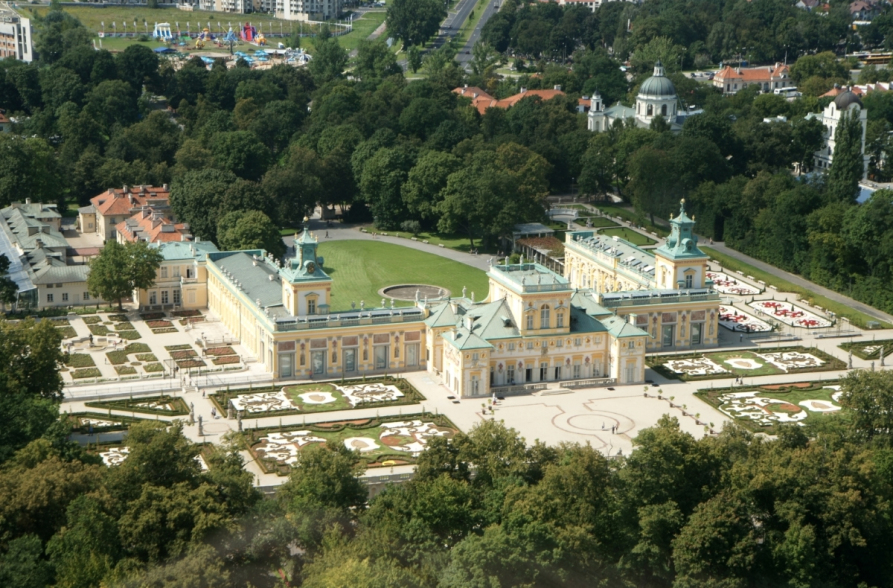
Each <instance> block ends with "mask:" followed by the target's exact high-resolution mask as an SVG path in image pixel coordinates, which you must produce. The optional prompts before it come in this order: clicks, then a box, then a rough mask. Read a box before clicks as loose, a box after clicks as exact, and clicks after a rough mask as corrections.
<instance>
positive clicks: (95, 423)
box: [79, 417, 121, 428]
mask: <svg viewBox="0 0 893 588" xmlns="http://www.w3.org/2000/svg"><path fill="white" fill-rule="evenodd" d="M79 420H80V421H81V426H82V427H88V426H91V427H96V428H99V427H114V426H117V425H120V424H121V423H119V422H118V421H104V420H102V419H94V418H89V417H80V419H79Z"/></svg>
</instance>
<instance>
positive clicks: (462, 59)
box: [430, 0, 499, 67]
mask: <svg viewBox="0 0 893 588" xmlns="http://www.w3.org/2000/svg"><path fill="white" fill-rule="evenodd" d="M476 4H477V0H461V1H460V2H459V3H458V4H457V5H456V9H455V11H451V12H449V13H448V14H447V17H446V18H445V19H444V20H443V23H442V24H441V27H440V33H438V35H437V38H435V39H434V43H433V45H432V47H431V49H430V50H431V51H436V50H437V49H440V48H441V47H442V46H443V45H444V44H445V43H447V42H448V41H449V40H450V39H451V38H453V37H455V36H456V35H458V34H459V27H461V26H462V23H464V22H465V21H466V20H467V19H468V17H469V16H471V11H472V10H473V9H474V7H475V5H476ZM498 5H499V0H487V2H486V4H485V5H484V7H483V10H484V15H483V16H482V17H481V20H480V21H479V22H478V24H477V26H476V27H475V29H474V30H473V31H472V32H471V36H470V37H469V38H468V42H467V43H466V44H465V46H464V47H463V48H462V49H461V50H460V51H459V54H458V55H457V56H456V61H458V62H459V63H460V64H461V65H462V66H463V67H464V66H466V65H467V64H468V62H469V61H471V48H472V47H473V46H474V44H475V43H477V41H478V40H479V39H480V38H481V30H482V29H483V28H484V25H485V24H487V21H488V20H490V17H492V16H493V15H494V14H496V12H497V10H498V9H497V6H498Z"/></svg>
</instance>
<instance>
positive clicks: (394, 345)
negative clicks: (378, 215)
mask: <svg viewBox="0 0 893 588" xmlns="http://www.w3.org/2000/svg"><path fill="white" fill-rule="evenodd" d="M196 245H199V246H196ZM153 246H155V247H158V248H159V249H160V250H161V252H162V254H163V256H164V258H165V261H164V262H163V263H162V266H161V268H160V269H159V282H157V284H156V287H155V289H153V290H152V291H150V292H145V291H143V292H139V293H137V296H138V298H137V299H138V300H140V304H141V306H146V307H151V306H155V305H156V304H153V303H157V302H158V301H159V300H161V301H162V302H164V301H172V300H176V301H178V302H179V304H177V306H179V307H181V308H185V309H188V308H208V309H209V310H210V311H211V312H212V313H213V314H215V315H217V316H218V317H220V320H221V322H222V323H223V324H224V325H225V326H226V327H227V328H228V329H229V330H230V331H231V332H232V333H233V335H235V337H236V338H237V339H238V340H239V341H240V342H241V344H242V345H243V346H244V347H245V349H246V350H247V351H249V352H250V353H252V354H253V355H254V356H255V357H256V358H257V360H258V361H259V362H260V363H262V364H263V365H264V367H265V369H266V370H267V371H269V372H271V373H273V374H275V375H276V377H278V378H281V379H292V378H317V379H333V378H340V377H358V376H361V375H364V374H367V375H371V374H384V373H396V372H404V371H415V370H427V371H428V372H430V373H431V374H432V375H434V376H435V377H438V378H440V379H441V381H442V382H443V383H444V385H446V386H447V387H448V388H449V389H450V390H451V391H453V392H454V393H456V394H457V395H458V396H461V397H477V396H480V397H486V396H489V395H490V394H492V393H501V392H506V391H508V389H509V387H512V386H522V385H530V384H540V383H545V382H569V381H578V383H580V382H582V381H583V380H600V381H602V382H616V383H620V384H632V383H639V382H642V381H644V379H645V348H646V344H647V340H648V338H649V337H648V333H647V332H646V331H645V330H642V329H639V328H637V327H636V326H635V325H634V324H633V323H635V321H634V320H632V321H631V320H630V317H621V316H617V315H616V314H615V313H614V312H612V311H611V310H609V309H607V308H605V307H603V306H602V305H600V304H599V303H598V301H597V295H596V294H594V293H593V292H589V291H580V290H578V289H575V288H574V287H573V286H572V284H571V283H570V282H569V281H568V279H566V278H565V277H563V276H561V275H559V274H556V273H554V272H552V271H551V270H549V269H547V268H545V267H543V266H541V265H539V264H534V263H521V264H511V265H496V266H491V268H490V271H489V272H488V277H489V282H490V294H489V296H488V298H487V299H485V300H481V301H475V300H474V296H473V295H472V297H471V298H468V297H467V296H465V292H463V293H462V296H460V297H455V298H443V299H437V300H417V301H416V302H415V304H413V305H411V306H405V307H396V308H395V307H394V304H393V303H391V304H390V306H388V305H385V304H382V306H380V307H376V308H367V307H365V305H364V304H362V303H361V304H360V307H359V308H353V309H351V310H347V311H338V312H331V291H332V278H331V277H330V276H329V275H327V274H326V273H325V271H323V269H322V266H323V259H322V258H321V257H319V256H318V255H317V240H316V238H314V237H313V236H312V235H311V234H310V232H309V231H307V230H306V229H305V230H304V232H303V234H301V235H300V236H298V237H297V238H296V239H295V253H296V255H295V257H294V258H293V259H289V260H286V261H285V262H284V263H282V262H278V261H276V260H274V259H273V258H272V257H271V256H269V255H268V254H266V252H264V251H263V250H252V251H217V250H216V248H214V247H213V245H212V244H204V243H202V244H193V243H179V242H175V243H159V244H154V245H153ZM168 249H170V251H167V250H168ZM159 288H161V290H158V291H155V290H156V289H159ZM177 288H180V291H176V290H177ZM161 306H164V304H161ZM592 383H593V384H595V383H598V382H592Z"/></svg>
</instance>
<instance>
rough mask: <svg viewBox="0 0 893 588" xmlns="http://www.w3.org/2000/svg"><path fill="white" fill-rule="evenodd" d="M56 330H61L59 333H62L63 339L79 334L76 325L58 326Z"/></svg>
mask: <svg viewBox="0 0 893 588" xmlns="http://www.w3.org/2000/svg"><path fill="white" fill-rule="evenodd" d="M56 330H57V331H59V334H60V335H62V338H63V339H71V338H72V337H76V336H77V332H76V331H75V330H74V327H56Z"/></svg>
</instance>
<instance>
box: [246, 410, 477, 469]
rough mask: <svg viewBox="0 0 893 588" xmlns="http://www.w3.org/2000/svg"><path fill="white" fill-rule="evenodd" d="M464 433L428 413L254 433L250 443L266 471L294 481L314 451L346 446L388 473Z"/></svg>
mask: <svg viewBox="0 0 893 588" xmlns="http://www.w3.org/2000/svg"><path fill="white" fill-rule="evenodd" d="M458 432H459V429H458V428H457V427H456V426H455V425H454V424H453V423H452V421H450V420H449V419H448V418H447V417H446V416H444V415H434V414H430V413H422V414H413V415H406V416H400V417H396V416H390V417H384V418H377V417H376V418H370V419H357V420H351V421H333V422H325V423H314V424H312V425H297V426H290V427H284V428H283V427H267V428H260V429H251V430H248V431H246V432H245V433H244V439H245V441H246V444H247V445H248V448H249V451H250V452H251V454H252V455H253V456H254V457H255V458H256V460H257V463H258V464H259V465H260V467H261V469H263V470H264V471H265V472H266V473H277V474H279V475H288V472H289V470H290V468H291V466H293V465H294V464H295V463H297V462H298V460H299V457H298V453H299V452H300V451H301V449H303V448H304V447H307V446H309V445H316V444H341V445H343V446H344V447H346V448H347V449H350V450H351V451H356V452H358V454H359V457H360V460H361V461H362V462H363V463H364V465H365V466H366V467H370V468H373V467H388V466H395V465H405V464H412V463H415V458H417V457H418V456H419V454H420V453H421V452H422V451H424V450H425V448H426V446H427V444H428V440H429V439H432V438H434V437H445V438H447V439H451V438H452V437H453V436H454V435H455V434H456V433H458Z"/></svg>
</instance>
